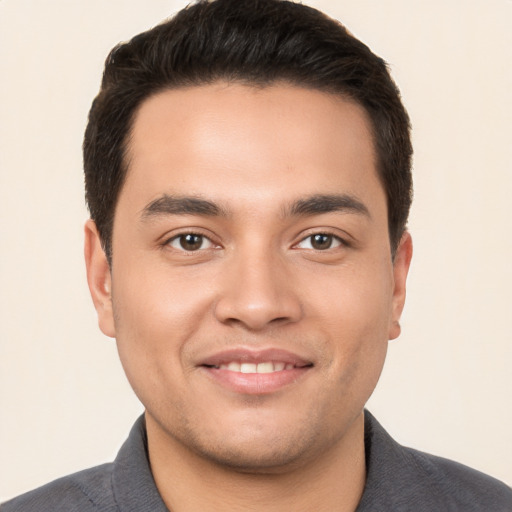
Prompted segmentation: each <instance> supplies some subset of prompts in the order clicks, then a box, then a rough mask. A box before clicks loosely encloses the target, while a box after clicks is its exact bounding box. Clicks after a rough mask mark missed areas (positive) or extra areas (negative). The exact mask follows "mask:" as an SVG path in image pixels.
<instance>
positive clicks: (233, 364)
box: [201, 349, 313, 395]
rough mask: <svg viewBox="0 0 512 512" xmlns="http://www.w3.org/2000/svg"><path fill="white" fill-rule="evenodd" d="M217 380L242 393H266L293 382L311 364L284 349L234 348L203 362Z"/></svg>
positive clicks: (203, 366) (226, 386)
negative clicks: (254, 350) (234, 349)
mask: <svg viewBox="0 0 512 512" xmlns="http://www.w3.org/2000/svg"><path fill="white" fill-rule="evenodd" d="M201 367H202V368H204V369H205V371H206V372H207V375H208V376H209V377H210V378H212V379H213V380H214V381H215V382H216V383H218V384H220V385H221V386H223V387H225V388H228V389H229V390H231V391H235V392H236V393H242V394H251V395H254V394H269V393H272V392H275V391H278V390H279V389H281V388H283V387H284V386H287V385H289V384H291V383H293V382H296V381H297V380H298V379H299V378H300V377H301V376H302V375H304V374H305V373H306V372H307V371H308V370H310V369H311V368H312V367H313V364H312V363H311V362H309V361H306V360H304V359H302V358H301V357H299V356H297V355H295V354H292V353H290V352H286V351H283V350H273V349H272V350H265V351H259V352H253V351H250V350H236V351H228V352H223V353H221V354H216V355H215V356H213V357H210V358H208V359H207V360H206V361H205V362H204V363H203V364H202V365H201Z"/></svg>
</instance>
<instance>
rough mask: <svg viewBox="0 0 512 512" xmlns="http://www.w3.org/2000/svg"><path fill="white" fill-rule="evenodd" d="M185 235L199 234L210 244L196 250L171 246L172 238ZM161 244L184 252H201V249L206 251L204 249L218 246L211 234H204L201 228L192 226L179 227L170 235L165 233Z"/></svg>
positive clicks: (175, 238)
mask: <svg viewBox="0 0 512 512" xmlns="http://www.w3.org/2000/svg"><path fill="white" fill-rule="evenodd" d="M186 235H196V236H200V237H202V238H204V239H206V240H208V241H209V242H210V244H211V247H207V248H206V249H198V250H196V251H186V250H185V249H183V248H179V247H172V246H171V242H173V241H174V240H178V239H179V238H180V237H182V236H186ZM161 245H162V246H163V247H164V248H165V247H171V248H172V249H174V250H177V251H180V252H184V253H187V252H191V253H192V252H201V251H206V250H209V249H214V248H219V247H220V244H219V243H218V242H216V241H215V240H214V237H213V236H212V234H206V233H205V232H204V230H203V229H201V228H195V227H192V228H191V227H187V228H181V229H178V230H176V231H175V232H173V233H172V234H170V235H169V234H166V235H165V236H164V237H162V242H161Z"/></svg>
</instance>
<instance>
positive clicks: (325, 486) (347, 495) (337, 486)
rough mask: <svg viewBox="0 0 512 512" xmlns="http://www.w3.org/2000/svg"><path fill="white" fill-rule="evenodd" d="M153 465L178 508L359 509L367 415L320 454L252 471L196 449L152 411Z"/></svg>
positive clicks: (208, 511) (184, 511)
mask: <svg viewBox="0 0 512 512" xmlns="http://www.w3.org/2000/svg"><path fill="white" fill-rule="evenodd" d="M146 427H147V431H148V450H149V458H150V463H151V471H152V473H153V477H154V479H155V483H156V486H157V488H158V491H159V493H160V495H161V496H162V499H163V501H164V503H165V504H166V506H167V508H168V509H169V510H170V511H172V512H192V511H197V510H204V511H205V512H217V511H219V512H220V511H222V512H224V511H225V510H248V511H249V510H250V511H254V512H256V511H265V512H282V511H283V510H294V511H297V512H313V511H314V512H333V511H339V512H353V511H354V510H355V509H356V508H357V505H358V503H359V501H360V499H361V496H362V493H363V489H364V484H365V477H366V468H365V455H364V416H363V414H362V413H361V414H360V415H359V416H358V417H357V419H356V420H355V421H354V422H353V423H352V425H351V426H350V427H349V428H348V429H347V431H346V432H345V434H344V435H343V437H342V438H341V439H339V440H338V442H336V443H335V444H334V445H332V446H330V447H329V448H328V449H327V450H325V451H324V452H323V453H320V454H318V455H317V456H316V458H314V459H309V460H308V461H307V462H304V463H302V464H300V463H297V464H296V465H294V467H293V468H274V469H273V470H269V471H266V472H259V473H249V472H240V471H238V470H235V469H232V468H226V467H224V466H221V465H219V464H217V463H215V462H212V461H211V460H206V459H204V458H203V457H201V456H199V455H197V454H195V453H193V452H191V451H190V450H189V449H188V448H187V447H185V446H183V445H182V444H181V443H180V442H178V441H177V440H176V439H174V438H173V437H171V436H169V435H168V434H167V433H166V432H164V431H163V430H162V429H161V428H160V426H159V425H158V424H157V423H156V422H155V421H154V420H153V419H152V418H151V416H150V415H148V414H147V413H146Z"/></svg>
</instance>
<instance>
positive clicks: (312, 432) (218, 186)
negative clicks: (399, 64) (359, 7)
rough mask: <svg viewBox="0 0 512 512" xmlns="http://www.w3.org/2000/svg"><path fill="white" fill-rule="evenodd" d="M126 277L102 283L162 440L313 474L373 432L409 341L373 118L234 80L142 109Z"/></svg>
mask: <svg viewBox="0 0 512 512" xmlns="http://www.w3.org/2000/svg"><path fill="white" fill-rule="evenodd" d="M128 162H129V170H128V173H127V177H126V182H125V184H124V186H123V188H122V191H121V193H120V196H119V200H118V204H117V209H116V212H115V221H114V228H113V260H112V269H111V272H110V271H109V268H108V265H107V263H106V260H105V257H104V255H103V252H102V251H101V247H100V244H99V239H98V237H97V233H96V231H95V229H94V225H93V224H92V223H89V224H88V227H87V228H86V234H87V241H86V259H87V263H88V275H89V284H90V287H91V291H92V294H93V298H94V300H95V304H96V307H97V310H98V315H99V321H100V327H101V328H102V330H103V332H105V333H106V334H107V335H109V336H113V337H116V339H117V344H118V349H119V354H120V357H121V360H122V363H123V366H124V369H125V371H126V374H127V376H128V379H129V381H130V383H131V385H132V387H133V389H134V390H135V392H136V394H137V395H138V397H139V398H140V400H141V401H142V403H143V404H144V406H145V407H146V418H147V423H148V428H150V427H151V428H153V429H154V430H158V431H159V433H160V434H159V435H160V438H161V439H166V440H167V442H168V443H169V444H177V445H179V446H180V447H181V448H183V449H185V450H190V451H191V452H193V453H195V454H196V455H199V456H200V457H203V458H206V459H208V460H210V461H214V462H216V463H219V464H223V465H226V466H230V467H237V468H240V469H243V470H246V471H257V470H263V469H265V468H271V467H285V466H287V465H290V464H299V463H300V462H301V461H307V460H310V459H312V458H314V457H317V456H318V454H320V453H322V452H325V450H326V449H327V448H329V449H330V450H336V447H337V446H338V445H340V446H341V443H342V441H343V439H344V437H346V436H347V435H348V432H350V430H351V429H353V428H355V427H354V425H356V424H357V419H358V418H361V412H362V408H363V406H364V404H365V402H366V401H367V399H368V398H369V396H370V394H371V393H372V391H373V389H374V387H375V385H376V383H377V380H378V377H379V375H380V372H381V369H382V366H383V363H384V359H385V354H386V348H387V342H388V339H390V338H394V337H396V336H397V335H398V332H399V327H398V318H399V316H400V313H401V310H402V307H403V301H404V295H405V278H406V274H407V269H408V265H409V260H410V239H409V238H408V235H406V236H405V237H404V239H403V241H402V244H401V245H400V247H399V249H398V251H397V254H396V257H395V260H394V263H393V262H392V258H391V250H390V244H389V236H388V229H387V207H386V197H385V192H384V190H383V187H382V185H381V183H380V181H379V178H378V176H377V173H376V163H375V152H374V148H373V143H372V137H371V132H370V125H369V121H368V119H367V117H366V115H365V112H364V110H363V109H362V108H361V107H359V106H358V105H356V104H354V103H351V102H348V101H345V100H343V99H341V98H340V97H335V96H331V95H328V94H326V93H322V92H318V91H312V90H306V89H302V88H298V87H293V86H289V85H275V86H269V87H266V88H253V87H249V86H243V85H233V84H231V85H227V84H224V83H218V84H214V85H208V86H203V87H194V88H185V89H180V90H172V91H165V92H162V93H160V94H158V95H156V96H154V97H152V98H150V99H149V100H147V101H146V102H145V103H143V105H142V106H141V108H140V110H139V111H138V114H137V116H136V118H135V121H134V125H133V132H132V137H131V140H130V146H129V155H128Z"/></svg>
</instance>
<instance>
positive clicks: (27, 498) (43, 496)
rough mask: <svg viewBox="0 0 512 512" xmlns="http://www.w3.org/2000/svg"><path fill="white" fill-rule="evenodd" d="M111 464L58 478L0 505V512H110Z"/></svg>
mask: <svg viewBox="0 0 512 512" xmlns="http://www.w3.org/2000/svg"><path fill="white" fill-rule="evenodd" d="M112 467H113V464H103V465H101V466H97V467H94V468H90V469H86V470H84V471H80V472H78V473H74V474H72V475H69V476H65V477H63V478H59V479H58V480H55V481H53V482H50V483H48V484H46V485H44V486H42V487H39V488H38V489H34V490H33V491H30V492H27V493H25V494H22V495H21V496H18V497H16V498H14V499H12V500H10V501H8V502H6V503H4V504H2V505H0V512H46V511H48V512H50V511H51V512H93V511H94V512H99V511H101V512H114V511H116V510H117V507H116V506H115V502H114V499H113V494H112V484H111V478H112Z"/></svg>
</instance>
